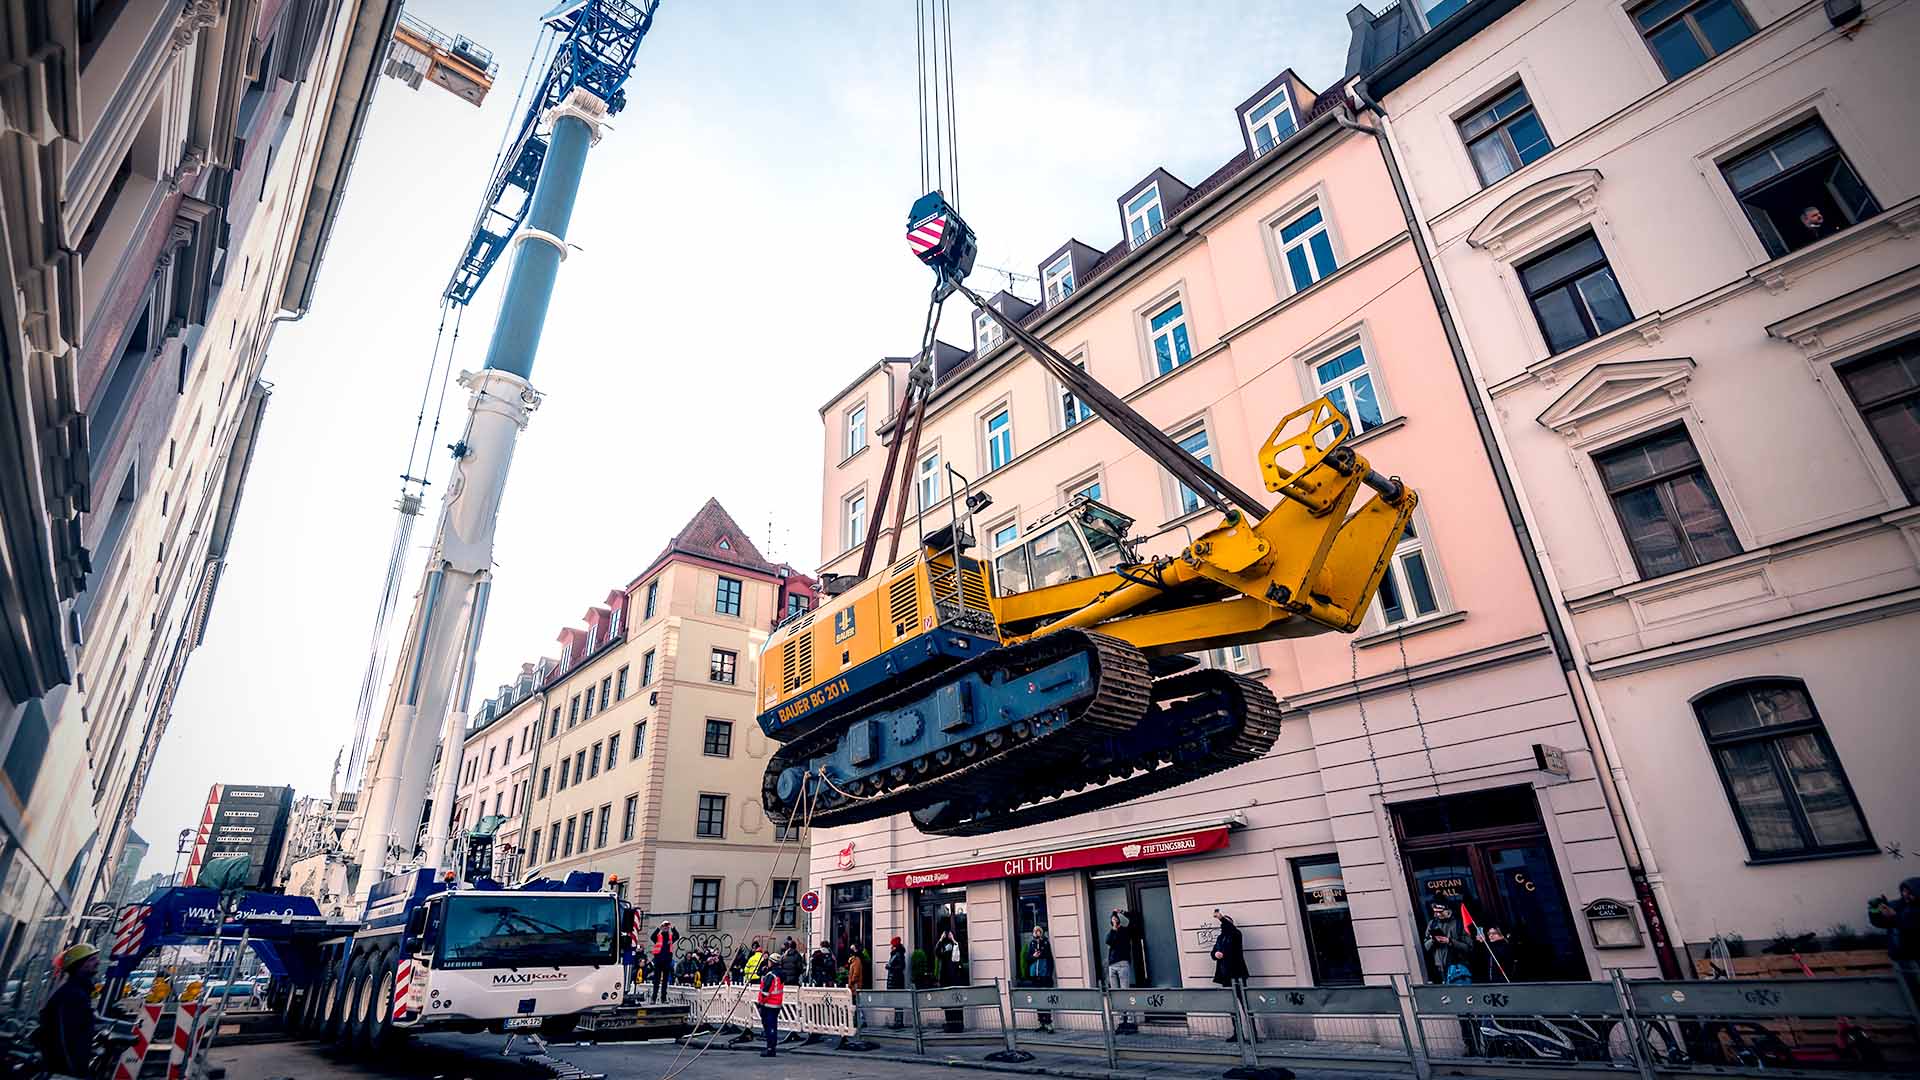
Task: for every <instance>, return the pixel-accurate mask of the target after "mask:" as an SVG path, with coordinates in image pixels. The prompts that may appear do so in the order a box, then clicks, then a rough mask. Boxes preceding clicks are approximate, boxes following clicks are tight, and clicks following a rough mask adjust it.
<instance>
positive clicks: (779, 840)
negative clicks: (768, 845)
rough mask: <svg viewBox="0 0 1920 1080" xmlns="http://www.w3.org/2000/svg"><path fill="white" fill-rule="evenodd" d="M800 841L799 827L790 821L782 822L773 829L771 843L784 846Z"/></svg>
mask: <svg viewBox="0 0 1920 1080" xmlns="http://www.w3.org/2000/svg"><path fill="white" fill-rule="evenodd" d="M798 839H800V826H799V825H797V824H795V823H794V822H791V821H782V822H779V823H777V824H776V825H774V827H773V842H774V843H776V844H785V843H789V842H791V841H794V840H798Z"/></svg>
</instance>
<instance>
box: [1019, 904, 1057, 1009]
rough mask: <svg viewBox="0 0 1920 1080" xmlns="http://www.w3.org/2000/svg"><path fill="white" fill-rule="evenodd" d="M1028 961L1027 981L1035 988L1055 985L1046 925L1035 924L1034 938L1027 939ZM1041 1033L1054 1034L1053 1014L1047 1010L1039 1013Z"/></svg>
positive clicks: (1050, 946) (1051, 952)
mask: <svg viewBox="0 0 1920 1080" xmlns="http://www.w3.org/2000/svg"><path fill="white" fill-rule="evenodd" d="M1024 952H1025V953H1026V961H1027V981H1028V983H1030V984H1031V985H1034V986H1052V985H1053V942H1051V941H1049V940H1048V939H1047V927H1046V924H1045V923H1034V924H1033V936H1032V937H1030V938H1028V939H1027V947H1026V949H1025V950H1024ZM1038 1016H1039V1020H1040V1031H1041V1032H1042V1033H1043V1034H1047V1035H1051V1034H1053V1013H1051V1012H1049V1011H1048V1010H1046V1009H1041V1010H1040V1011H1039V1014H1038Z"/></svg>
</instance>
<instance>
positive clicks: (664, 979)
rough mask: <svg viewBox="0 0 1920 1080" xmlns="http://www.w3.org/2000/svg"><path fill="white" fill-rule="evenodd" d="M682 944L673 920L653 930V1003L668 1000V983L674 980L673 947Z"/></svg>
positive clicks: (663, 922) (664, 922) (666, 921)
mask: <svg viewBox="0 0 1920 1080" xmlns="http://www.w3.org/2000/svg"><path fill="white" fill-rule="evenodd" d="M679 942H680V931H678V930H675V929H674V928H673V922H672V920H663V921H662V922H661V923H660V925H659V926H656V927H654V930H653V999H652V1000H653V1001H654V1002H655V1003H659V1002H664V1001H666V1000H667V983H669V982H671V981H672V980H673V947H674V946H675V945H677V944H679Z"/></svg>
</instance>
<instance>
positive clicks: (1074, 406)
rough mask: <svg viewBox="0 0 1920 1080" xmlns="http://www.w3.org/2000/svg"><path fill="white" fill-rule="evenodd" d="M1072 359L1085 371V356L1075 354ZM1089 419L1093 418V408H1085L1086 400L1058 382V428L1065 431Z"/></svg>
mask: <svg viewBox="0 0 1920 1080" xmlns="http://www.w3.org/2000/svg"><path fill="white" fill-rule="evenodd" d="M1072 359H1073V366H1074V367H1077V368H1079V369H1080V370H1082V371H1085V370H1086V369H1087V360H1086V357H1083V356H1076V357H1073V358H1072ZM1091 419H1093V410H1092V409H1089V408H1087V403H1086V402H1084V401H1081V400H1080V398H1079V397H1078V396H1076V395H1075V394H1074V392H1073V391H1071V390H1069V389H1067V385H1066V384H1065V383H1061V384H1060V430H1062V431H1065V430H1066V429H1068V428H1070V427H1072V426H1074V425H1075V424H1078V423H1079V422H1081V421H1082V420H1091Z"/></svg>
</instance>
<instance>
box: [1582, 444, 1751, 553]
mask: <svg viewBox="0 0 1920 1080" xmlns="http://www.w3.org/2000/svg"><path fill="white" fill-rule="evenodd" d="M1593 460H1594V465H1595V466H1596V467H1597V468H1598V469H1599V470H1600V479H1601V482H1602V484H1603V485H1604V486H1605V487H1606V490H1607V498H1608V499H1609V500H1610V501H1611V502H1612V503H1613V509H1614V513H1615V514H1616V515H1618V517H1619V519H1620V529H1621V531H1622V532H1623V533H1625V534H1626V538H1627V546H1628V547H1629V548H1631V549H1632V550H1633V561H1634V565H1636V566H1637V567H1639V569H1640V575H1641V576H1642V577H1647V578H1652V577H1659V576H1660V575H1662V574H1671V573H1674V572H1676V571H1679V570H1686V569H1689V568H1691V567H1695V566H1701V565H1703V564H1706V563H1710V562H1713V561H1715V560H1717V559H1724V558H1728V557H1730V556H1733V555H1738V554H1740V540H1739V538H1738V537H1736V536H1735V535H1734V532H1733V525H1732V523H1731V522H1729V521H1728V520H1727V513H1726V511H1725V510H1723V509H1721V506H1720V497H1719V495H1717V494H1715V492H1714V490H1713V480H1712V478H1710V477H1709V476H1707V470H1706V466H1705V465H1704V464H1702V462H1701V461H1700V454H1699V452H1698V451H1696V450H1695V449H1694V446H1693V440H1692V438H1690V437H1689V436H1688V434H1687V429H1686V428H1685V427H1684V426H1675V427H1670V428H1665V429H1663V430H1661V431H1657V432H1655V433H1654V434H1652V435H1649V436H1647V437H1645V438H1643V439H1639V440H1636V441H1634V442H1632V443H1629V444H1627V445H1625V446H1622V447H1617V448H1615V449H1612V450H1608V451H1607V452H1605V453H1603V454H1598V455H1596V456H1595V457H1594V459H1593Z"/></svg>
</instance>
